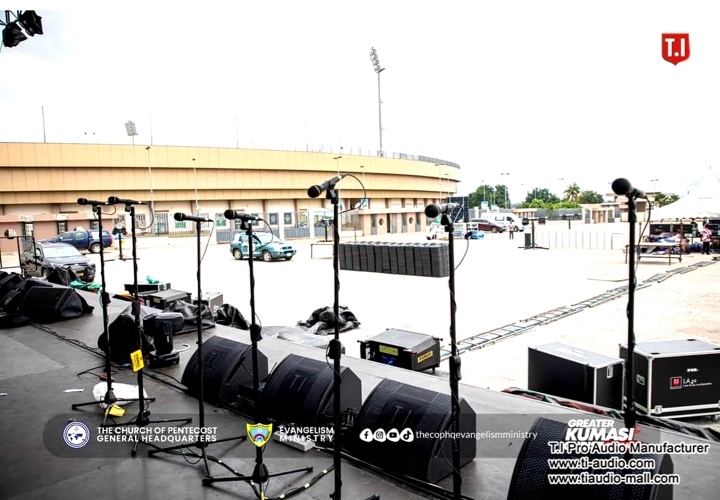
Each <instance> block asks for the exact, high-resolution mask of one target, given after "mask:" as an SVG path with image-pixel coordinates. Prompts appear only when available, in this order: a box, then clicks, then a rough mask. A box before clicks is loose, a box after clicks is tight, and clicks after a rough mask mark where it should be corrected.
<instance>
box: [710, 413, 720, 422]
mask: <svg viewBox="0 0 720 500" xmlns="http://www.w3.org/2000/svg"><path fill="white" fill-rule="evenodd" d="M710 420H712V421H713V422H720V415H713V416H712V417H710Z"/></svg>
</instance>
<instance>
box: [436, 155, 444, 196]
mask: <svg viewBox="0 0 720 500" xmlns="http://www.w3.org/2000/svg"><path fill="white" fill-rule="evenodd" d="M435 166H436V167H437V168H438V198H439V199H440V200H442V172H441V169H442V166H443V164H442V163H436V164H435ZM440 200H439V201H440Z"/></svg>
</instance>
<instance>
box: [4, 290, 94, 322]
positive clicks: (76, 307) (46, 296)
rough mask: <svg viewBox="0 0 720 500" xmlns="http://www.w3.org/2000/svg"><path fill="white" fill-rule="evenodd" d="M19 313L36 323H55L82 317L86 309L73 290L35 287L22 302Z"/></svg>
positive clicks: (26, 294)
mask: <svg viewBox="0 0 720 500" xmlns="http://www.w3.org/2000/svg"><path fill="white" fill-rule="evenodd" d="M18 312H19V313H20V314H22V315H23V316H27V317H28V318H30V320H31V321H34V322H36V323H54V322H56V321H61V320H66V319H72V318H77V317H78V316H81V315H82V314H83V313H84V312H85V307H84V304H83V299H82V298H81V297H80V296H79V295H78V294H77V292H76V291H75V290H74V289H72V288H68V287H60V286H58V287H55V286H47V287H46V286H33V287H32V288H30V289H29V290H28V291H27V292H26V293H25V295H24V296H23V298H22V300H21V301H20V304H19V305H18Z"/></svg>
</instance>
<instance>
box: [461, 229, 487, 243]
mask: <svg viewBox="0 0 720 500" xmlns="http://www.w3.org/2000/svg"><path fill="white" fill-rule="evenodd" d="M484 237H485V232H484V231H478V230H477V229H471V230H470V231H468V232H467V233H465V239H466V240H481V239H483V238H484Z"/></svg>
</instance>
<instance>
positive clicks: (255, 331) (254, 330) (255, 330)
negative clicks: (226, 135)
mask: <svg viewBox="0 0 720 500" xmlns="http://www.w3.org/2000/svg"><path fill="white" fill-rule="evenodd" d="M241 220H242V225H241V227H240V228H241V229H243V230H245V231H247V236H248V267H249V269H250V315H251V317H252V320H251V324H250V341H251V353H252V376H253V398H254V410H255V418H254V421H255V423H256V424H257V423H258V422H260V420H261V419H262V416H261V413H260V374H259V372H258V342H259V341H260V340H262V335H261V332H262V327H261V326H260V325H258V324H257V323H256V322H255V318H256V317H257V316H256V314H255V271H254V268H253V261H254V259H253V232H252V223H251V222H249V221H248V220H247V219H245V218H242V219H241ZM199 300H200V299H199V298H198V301H199ZM201 383H202V382H201ZM201 387H202V386H201ZM253 444H254V445H255V468H254V469H253V472H252V475H250V476H240V475H238V476H237V477H206V478H204V479H203V480H202V484H203V485H204V486H208V485H211V484H213V483H226V482H234V481H244V482H246V483H248V484H250V487H251V488H252V490H253V492H254V493H255V495H256V496H257V497H258V498H259V499H260V500H266V499H267V496H266V495H265V488H266V487H267V482H268V480H269V479H270V478H271V477H278V476H285V475H288V474H295V473H297V472H311V471H312V470H313V467H312V466H306V467H300V468H298V469H292V470H286V471H282V472H274V473H272V474H270V473H269V472H268V468H267V466H265V464H264V463H263V448H264V445H265V444H267V443H263V444H261V445H258V444H256V443H253ZM255 485H257V486H258V489H256V488H255ZM281 498H282V497H281Z"/></svg>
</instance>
